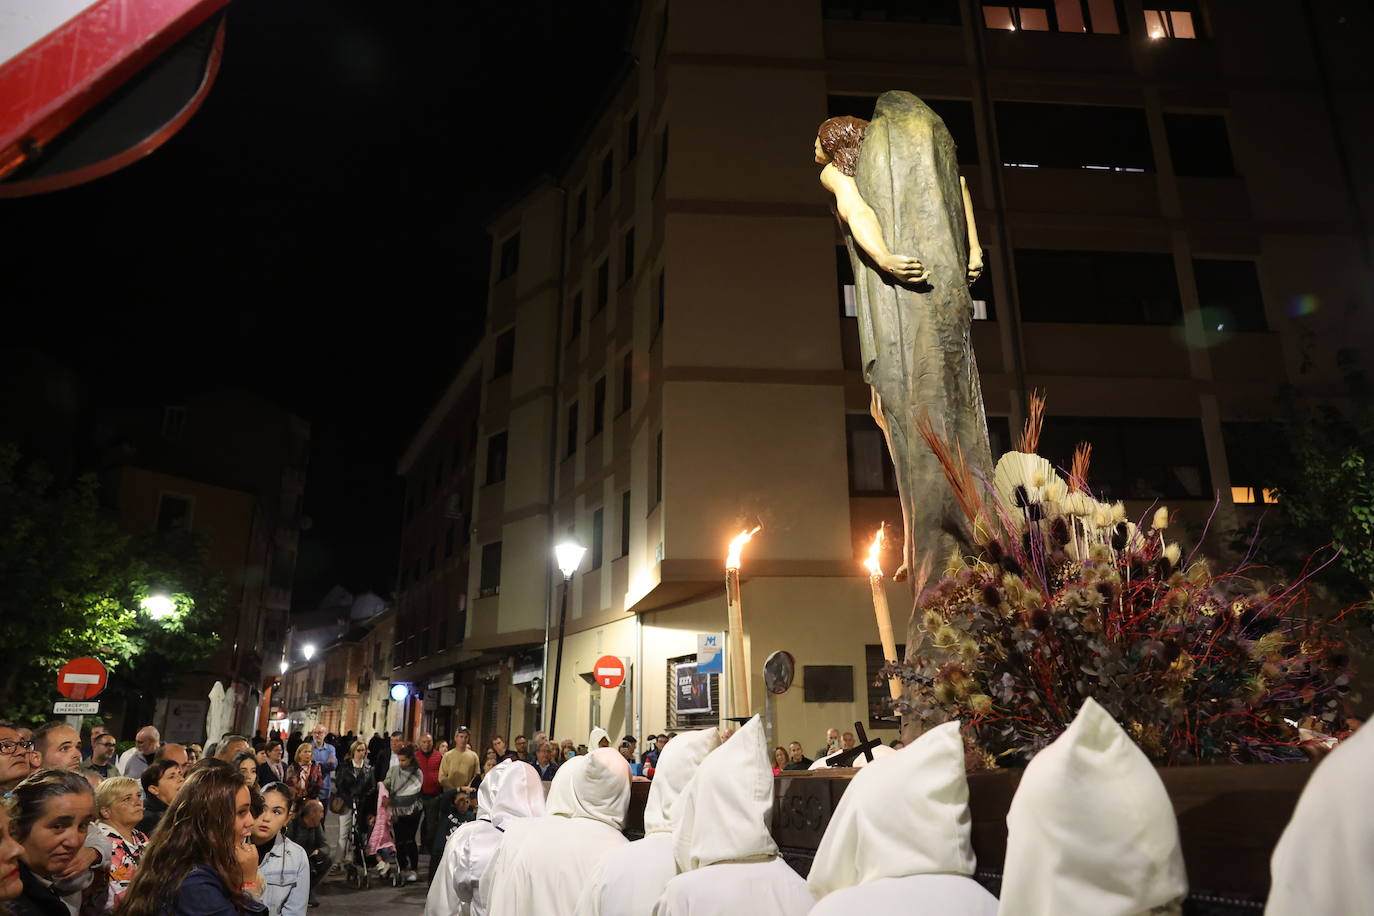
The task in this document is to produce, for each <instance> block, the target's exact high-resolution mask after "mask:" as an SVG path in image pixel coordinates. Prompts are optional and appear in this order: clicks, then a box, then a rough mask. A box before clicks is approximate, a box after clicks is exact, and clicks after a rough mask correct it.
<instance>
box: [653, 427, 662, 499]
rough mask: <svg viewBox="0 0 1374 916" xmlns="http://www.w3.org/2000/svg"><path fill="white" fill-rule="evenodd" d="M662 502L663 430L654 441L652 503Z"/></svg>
mask: <svg viewBox="0 0 1374 916" xmlns="http://www.w3.org/2000/svg"><path fill="white" fill-rule="evenodd" d="M661 502H663V431H662V430H659V432H658V438H657V439H656V440H655V441H654V505H655V506H657V505H658V504H659V503H661Z"/></svg>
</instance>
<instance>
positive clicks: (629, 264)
mask: <svg viewBox="0 0 1374 916" xmlns="http://www.w3.org/2000/svg"><path fill="white" fill-rule="evenodd" d="M634 275H635V231H634V230H633V229H627V230H625V265H624V276H623V277H622V278H621V280H622V282H624V281H627V280H629V279H630V278H632V277H633V276H634Z"/></svg>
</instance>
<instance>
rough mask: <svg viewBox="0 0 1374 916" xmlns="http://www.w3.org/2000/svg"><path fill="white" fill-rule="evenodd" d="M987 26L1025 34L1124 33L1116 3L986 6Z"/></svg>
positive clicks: (1056, 0)
mask: <svg viewBox="0 0 1374 916" xmlns="http://www.w3.org/2000/svg"><path fill="white" fill-rule="evenodd" d="M983 25H984V26H985V27H987V28H989V29H1006V30H1008V31H1013V32H1014V31H1023V32H1098V33H1102V34H1110V35H1115V34H1117V33H1119V32H1120V31H1121V24H1120V17H1119V16H1118V11H1117V8H1116V0H1039V2H1037V3H1017V4H1008V3H996V2H986V0H985V2H984V3H983Z"/></svg>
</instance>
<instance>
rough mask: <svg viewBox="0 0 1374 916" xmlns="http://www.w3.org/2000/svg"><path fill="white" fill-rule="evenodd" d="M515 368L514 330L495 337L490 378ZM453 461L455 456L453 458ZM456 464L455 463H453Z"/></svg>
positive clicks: (507, 373) (508, 372)
mask: <svg viewBox="0 0 1374 916" xmlns="http://www.w3.org/2000/svg"><path fill="white" fill-rule="evenodd" d="M514 368H515V328H511V329H510V330H509V331H502V332H501V333H500V334H498V335H497V336H496V346H495V347H494V348H493V352H492V359H491V377H492V378H500V377H501V376H503V375H510V373H511V370H512V369H514ZM454 458H455V460H456V458H457V455H455V456H454ZM455 463H456V461H455Z"/></svg>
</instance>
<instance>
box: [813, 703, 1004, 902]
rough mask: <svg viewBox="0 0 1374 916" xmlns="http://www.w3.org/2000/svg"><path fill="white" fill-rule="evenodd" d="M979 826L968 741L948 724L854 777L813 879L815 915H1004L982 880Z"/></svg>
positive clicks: (818, 852)
mask: <svg viewBox="0 0 1374 916" xmlns="http://www.w3.org/2000/svg"><path fill="white" fill-rule="evenodd" d="M971 824H972V819H971V818H970V816H969V811H968V778H967V777H966V776H965V773H964V742H963V739H962V738H960V737H959V723H958V722H946V723H945V724H944V725H941V726H939V727H938V728H934V729H932V730H931V731H928V732H926V733H925V734H924V735H922V736H921V737H920V738H918V739H917V740H916V741H915V742H913V743H912V744H910V745H908V746H907V747H905V748H903V749H902V750H900V751H897V752H896V753H894V754H893V755H892V756H890V757H884V758H883V759H881V760H874V761H873V762H872V763H871V764H869V765H868V766H867V767H865V768H864V769H863V770H861V771H860V772H858V773H856V774H855V775H854V778H853V780H852V781H851V782H850V783H849V787H848V788H847V789H845V792H844V795H843V797H841V798H840V803H839V804H838V805H836V806H835V813H834V814H832V815H831V817H830V825H829V826H828V827H826V828H825V836H824V837H822V838H821V844H820V846H819V847H818V848H817V849H816V859H815V861H814V862H813V863H812V865H811V874H810V876H809V877H808V878H807V879H806V883H807V886H808V887H810V888H811V893H812V894H813V895H815V897H816V899H817V900H818V901H820V902H819V903H817V904H816V906H815V908H814V909H812V910H811V913H812V916H850V914H853V913H883V912H892V913H897V912H900V913H912V914H918V916H922V914H925V916H996V913H997V898H996V897H994V896H992V894H990V893H988V892H987V890H986V889H985V888H984V887H983V886H982V885H981V884H979V883H978V882H977V881H974V880H973V877H972V875H973V870H974V864H975V863H974V857H973V843H972V832H971Z"/></svg>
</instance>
